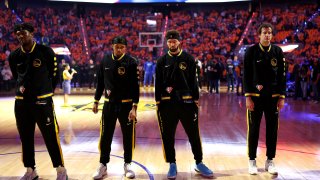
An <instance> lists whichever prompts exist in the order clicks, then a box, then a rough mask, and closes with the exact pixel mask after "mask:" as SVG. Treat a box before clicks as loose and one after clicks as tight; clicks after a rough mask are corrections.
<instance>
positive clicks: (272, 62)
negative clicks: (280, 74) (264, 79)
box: [271, 58, 277, 66]
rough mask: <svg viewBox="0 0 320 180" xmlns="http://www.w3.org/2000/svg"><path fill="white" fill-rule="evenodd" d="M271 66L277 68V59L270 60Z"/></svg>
mask: <svg viewBox="0 0 320 180" xmlns="http://www.w3.org/2000/svg"><path fill="white" fill-rule="evenodd" d="M271 65H272V66H277V59H276V58H272V59H271Z"/></svg>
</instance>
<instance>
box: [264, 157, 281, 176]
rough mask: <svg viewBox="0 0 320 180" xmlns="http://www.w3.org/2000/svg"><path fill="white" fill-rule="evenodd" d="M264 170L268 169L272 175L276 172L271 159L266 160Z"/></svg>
mask: <svg viewBox="0 0 320 180" xmlns="http://www.w3.org/2000/svg"><path fill="white" fill-rule="evenodd" d="M265 170H266V171H268V172H269V173H270V174H273V175H276V174H278V170H277V168H276V166H275V165H274V162H273V161H272V160H266V164H265Z"/></svg>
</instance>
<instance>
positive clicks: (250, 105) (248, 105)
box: [246, 97, 254, 111]
mask: <svg viewBox="0 0 320 180" xmlns="http://www.w3.org/2000/svg"><path fill="white" fill-rule="evenodd" d="M246 108H247V109H248V110H249V111H254V103H253V101H252V99H251V97H246Z"/></svg>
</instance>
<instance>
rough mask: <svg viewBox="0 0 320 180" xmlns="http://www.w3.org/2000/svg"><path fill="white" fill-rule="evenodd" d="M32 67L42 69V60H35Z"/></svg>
mask: <svg viewBox="0 0 320 180" xmlns="http://www.w3.org/2000/svg"><path fill="white" fill-rule="evenodd" d="M32 65H33V66H34V67H40V66H41V60H40V59H35V60H33V62H32Z"/></svg>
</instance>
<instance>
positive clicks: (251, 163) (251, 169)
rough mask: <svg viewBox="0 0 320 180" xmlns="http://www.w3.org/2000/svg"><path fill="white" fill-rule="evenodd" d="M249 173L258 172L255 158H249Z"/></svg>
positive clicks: (254, 173)
mask: <svg viewBox="0 0 320 180" xmlns="http://www.w3.org/2000/svg"><path fill="white" fill-rule="evenodd" d="M249 174H251V175H256V174H258V167H257V162H256V160H249Z"/></svg>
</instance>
